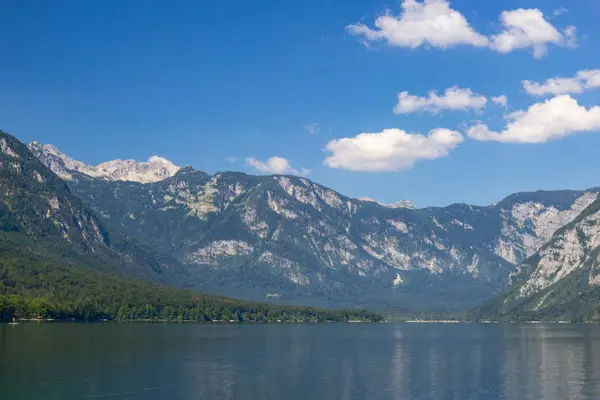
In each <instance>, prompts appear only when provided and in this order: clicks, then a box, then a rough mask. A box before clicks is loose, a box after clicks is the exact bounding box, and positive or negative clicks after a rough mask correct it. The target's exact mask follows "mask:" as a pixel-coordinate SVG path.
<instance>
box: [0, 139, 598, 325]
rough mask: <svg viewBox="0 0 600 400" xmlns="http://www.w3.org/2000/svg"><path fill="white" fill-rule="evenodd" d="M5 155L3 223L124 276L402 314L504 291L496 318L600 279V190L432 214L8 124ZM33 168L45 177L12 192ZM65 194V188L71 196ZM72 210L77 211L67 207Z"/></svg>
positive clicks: (469, 302) (490, 307)
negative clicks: (128, 154) (93, 151)
mask: <svg viewBox="0 0 600 400" xmlns="http://www.w3.org/2000/svg"><path fill="white" fill-rule="evenodd" d="M0 151H1V152H2V153H3V155H4V157H3V158H2V159H1V162H2V171H3V174H10V175H8V178H6V179H5V180H4V181H3V183H4V184H3V185H2V186H0V189H1V190H2V191H3V193H0V195H2V197H0V213H1V214H0V218H1V219H0V221H1V222H2V229H3V230H7V229H20V230H22V231H24V232H27V234H29V235H35V236H36V237H39V236H40V232H43V234H44V235H46V236H48V237H52V240H53V241H56V242H65V243H67V244H68V245H69V246H71V245H76V246H77V247H78V248H79V249H80V251H81V252H84V253H92V254H93V255H94V256H95V257H108V258H110V259H112V260H122V262H123V265H124V267H123V271H121V272H123V273H124V274H128V275H132V274H134V275H135V276H136V277H138V278H141V279H146V280H152V281H160V282H163V283H166V284H168V285H173V286H179V287H184V288H188V289H193V290H197V291H206V292H211V293H219V294H225V295H232V296H236V297H243V298H248V299H253V300H268V301H273V302H287V303H298V304H311V305H321V306H336V307H337V306H344V307H347V306H368V307H372V308H378V309H387V310H392V309H396V308H403V309H422V310H440V309H444V310H460V309H465V308H469V307H472V306H475V305H478V304H480V303H481V302H483V301H485V300H488V299H490V298H493V299H492V300H488V302H487V303H484V304H485V305H484V306H482V307H483V308H480V309H479V310H480V311H479V312H480V315H485V314H486V313H487V314H490V313H491V312H492V311H493V312H497V313H504V314H505V315H509V314H513V313H515V312H516V311H515V310H529V311H531V310H533V308H535V306H533V307H532V306H530V305H527V304H530V303H531V302H533V303H535V304H536V305H537V304H538V303H540V299H541V298H542V297H544V296H545V300H544V302H541V303H540V304H541V305H540V306H537V307H538V310H539V309H543V308H544V307H545V304H548V307H554V308H556V307H558V306H557V304H563V303H564V301H566V300H568V301H571V298H570V296H569V295H566V294H565V295H562V298H563V300H561V301H558V303H556V302H552V301H551V299H552V298H553V296H554V294H556V293H563V289H561V285H566V283H564V282H567V281H569V280H573V279H575V280H576V281H577V282H579V281H580V280H581V279H579V278H575V275H578V274H579V275H581V271H587V272H589V279H588V280H587V286H586V287H585V288H583V292H582V293H588V292H590V291H593V289H594V287H595V285H596V284H597V281H600V279H597V278H596V275H595V273H593V272H592V271H595V269H594V268H596V267H597V266H598V251H597V248H598V240H597V237H596V236H594V235H596V233H593V232H595V231H594V229H595V228H594V227H595V226H596V225H595V221H596V220H597V219H598V213H595V212H592V211H590V210H594V207H597V206H598V203H599V202H600V200H598V195H599V193H600V189H599V188H593V189H589V190H582V191H576V190H563V191H537V192H529V193H516V194H513V195H510V196H508V197H506V198H505V199H503V200H501V201H499V202H497V203H494V204H491V205H488V206H474V205H468V204H453V205H449V206H447V207H426V208H416V207H415V206H414V205H413V204H412V203H410V202H407V201H402V202H399V203H397V204H395V205H387V204H382V203H378V202H376V201H374V200H372V199H366V198H363V199H354V198H349V197H346V196H344V195H342V194H340V193H337V192H335V191H334V190H331V189H329V188H327V187H324V186H322V185H319V184H317V183H315V182H312V181H310V180H309V179H307V178H304V177H297V176H288V175H272V176H253V175H247V174H244V173H239V172H220V173H216V174H214V175H209V174H206V173H204V172H201V171H197V170H194V169H193V168H192V167H189V166H187V167H183V168H180V167H178V166H176V165H174V164H173V163H171V162H169V161H168V160H165V159H164V158H161V157H157V156H154V157H151V158H150V159H149V160H148V162H142V163H139V162H135V161H133V160H125V161H122V160H115V161H109V162H106V163H102V164H100V165H98V166H89V165H86V164H85V163H83V162H80V161H76V160H73V159H72V158H71V157H69V156H67V155H65V154H63V153H62V152H60V150H58V149H57V148H56V147H54V146H52V145H43V144H40V143H37V142H32V143H31V144H29V145H28V146H25V145H23V144H21V143H20V142H18V140H16V139H15V138H13V137H12V136H10V135H7V134H4V133H2V134H1V136H0ZM15 155H16V156H17V157H15ZM24 160H25V161H26V163H25V162H23V161H24ZM23 173H26V174H28V176H29V178H31V179H29V181H30V182H37V183H35V184H32V185H33V186H32V187H27V188H26V189H25V190H22V192H23V193H22V194H21V195H20V196H21V197H14V196H11V194H12V192H11V190H14V188H12V187H11V182H13V181H16V179H15V178H14V177H16V176H17V175H19V174H23ZM38 176H39V178H38ZM7 182H8V183H7ZM55 192H58V193H62V194H61V196H58V195H56V196H55V197H56V199H55V198H54V197H53V196H54V195H53V193H55ZM27 196H29V197H27ZM32 199H35V201H34V200H32ZM32 201H34V202H33V203H32V204H33V208H34V213H35V218H37V219H40V220H41V221H45V222H44V224H41V225H40V226H38V227H36V228H35V229H30V228H28V227H27V226H28V225H27V223H25V222H26V221H27V219H26V218H25V217H23V216H20V215H21V214H19V213H18V212H17V211H15V210H18V209H19V207H21V208H22V209H25V208H27V207H30V208H31V206H30V202H32ZM7 210H8V211H7ZM63 210H69V212H71V211H72V212H73V213H74V215H75V219H74V220H72V219H71V218H70V216H69V217H61V214H60V213H61V212H63ZM46 215H47V216H46ZM31 218H33V217H31ZM24 221H25V222H24ZM17 226H18V228H16V227H17ZM11 227H12V228H11ZM27 229H30V230H29V231H28V230H27ZM113 238H114V239H113ZM115 243H116V244H115ZM63 244H64V243H63ZM574 249H577V250H574ZM98 254H100V255H98ZM579 275H578V276H579ZM507 284H508V286H507ZM505 287H507V290H506V291H505V292H504V289H505ZM548 293H550V294H548ZM553 293H554V294H553ZM540 296H541V297H540ZM501 299H502V300H501ZM507 299H508V300H507ZM565 299H566V300H565ZM502 302H504V303H502ZM546 302H547V303H546ZM499 303H502V305H503V306H502V307H499V306H498V304H499ZM533 303H531V304H533ZM513 305H514V307H513ZM486 310H487V311H486ZM488 311H489V312H488ZM529 311H527V312H529ZM530 314H531V313H530ZM530 314H528V315H530Z"/></svg>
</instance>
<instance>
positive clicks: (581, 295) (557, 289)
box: [475, 199, 600, 319]
mask: <svg viewBox="0 0 600 400" xmlns="http://www.w3.org/2000/svg"><path fill="white" fill-rule="evenodd" d="M599 311H600V199H598V200H596V201H594V202H593V203H592V204H591V205H590V206H589V207H587V208H586V209H585V210H584V211H583V212H582V213H581V214H580V215H578V216H577V217H576V218H575V219H574V220H573V221H571V222H569V223H568V224H567V225H565V226H564V227H562V228H561V229H559V230H558V231H557V232H556V233H555V234H554V235H553V237H552V239H551V240H550V241H549V242H548V243H547V244H545V245H544V246H542V248H541V249H540V250H539V252H537V253H536V254H535V255H534V256H532V257H531V258H529V259H528V260H526V261H525V262H524V263H522V264H521V265H519V266H518V267H517V269H516V270H515V272H514V273H513V274H511V276H510V282H509V285H508V287H507V290H506V292H505V293H503V294H502V295H501V296H500V297H498V298H495V299H493V300H491V301H489V302H488V303H486V304H485V305H483V306H482V307H480V308H478V309H477V310H475V315H477V316H479V317H483V318H504V319H506V318H509V319H532V318H537V319H544V318H563V319H577V318H581V317H585V318H591V317H593V314H595V313H598V312H599Z"/></svg>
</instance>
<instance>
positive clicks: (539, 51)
mask: <svg viewBox="0 0 600 400" xmlns="http://www.w3.org/2000/svg"><path fill="white" fill-rule="evenodd" d="M564 12H566V9H563V8H561V9H558V10H556V11H555V12H554V15H555V16H556V15H560V14H562V13H564ZM500 23H501V25H502V31H501V32H500V33H499V34H497V35H492V36H490V37H487V36H485V35H482V34H480V33H478V32H477V31H476V30H475V29H473V27H471V25H470V24H469V22H468V21H467V19H466V18H465V16H464V15H462V14H461V13H460V12H458V11H456V10H453V9H452V8H451V7H450V2H449V1H448V0H423V1H418V0H403V1H402V12H401V13H400V15H398V16H394V15H391V14H390V12H389V11H388V12H386V14H385V15H382V16H380V17H378V18H377V19H375V24H374V25H375V26H374V27H373V28H371V27H369V26H367V25H365V24H363V23H357V24H352V25H348V26H346V30H347V31H348V32H350V33H351V34H353V35H356V36H360V37H361V38H362V40H361V41H362V43H364V44H365V45H366V46H367V47H369V44H370V42H374V41H384V42H385V43H387V44H388V45H390V46H397V47H408V48H412V49H416V48H418V47H421V46H432V47H436V48H439V49H447V48H449V47H454V46H458V45H470V46H474V47H489V48H491V49H492V50H494V51H498V52H500V53H510V52H512V51H514V50H518V49H527V48H532V49H533V55H534V57H535V58H541V57H543V56H544V55H545V54H546V53H547V51H548V48H547V46H548V44H555V45H557V46H564V47H572V46H575V44H576V42H577V29H576V28H575V27H574V26H569V27H567V28H565V29H563V30H562V32H561V31H559V30H558V29H557V28H555V27H554V26H553V25H552V24H551V23H550V22H548V20H547V19H546V18H545V17H544V14H543V13H542V12H541V11H540V10H539V9H537V8H532V9H523V8H520V9H517V10H510V11H504V12H502V14H501V15H500Z"/></svg>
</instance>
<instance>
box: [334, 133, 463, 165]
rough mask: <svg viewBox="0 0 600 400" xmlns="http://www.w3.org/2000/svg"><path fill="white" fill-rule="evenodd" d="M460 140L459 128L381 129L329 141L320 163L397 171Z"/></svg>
mask: <svg viewBox="0 0 600 400" xmlns="http://www.w3.org/2000/svg"><path fill="white" fill-rule="evenodd" d="M463 140H464V138H463V136H462V135H461V134H460V133H459V132H456V131H451V130H449V129H436V130H433V131H431V132H430V133H429V135H428V136H425V135H420V134H411V133H407V132H405V131H403V130H401V129H385V130H383V131H382V132H378V133H361V134H359V135H357V136H355V137H351V138H342V139H336V140H332V141H330V142H329V143H328V144H327V146H326V147H325V150H326V151H328V152H330V153H331V155H330V156H328V157H327V158H326V159H325V162H324V163H325V165H327V166H329V167H331V168H341V169H347V170H351V171H364V172H378V171H400V170H404V169H407V168H410V167H411V166H412V165H413V164H414V163H415V162H417V161H418V160H422V159H426V160H433V159H436V158H439V157H443V156H446V155H448V153H449V151H450V150H452V149H454V148H455V147H456V146H457V145H458V144H460V143H461V142H462V141H463Z"/></svg>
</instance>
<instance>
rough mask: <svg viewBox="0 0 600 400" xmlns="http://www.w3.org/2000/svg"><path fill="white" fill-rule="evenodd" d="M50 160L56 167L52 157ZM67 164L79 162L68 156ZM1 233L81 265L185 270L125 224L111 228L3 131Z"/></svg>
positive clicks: (149, 276) (155, 277)
mask: <svg viewBox="0 0 600 400" xmlns="http://www.w3.org/2000/svg"><path fill="white" fill-rule="evenodd" d="M51 149H52V148H51ZM45 160H46V161H47V162H48V163H49V165H52V166H53V167H54V168H56V167H57V165H56V164H53V163H52V162H50V161H48V160H50V158H45ZM64 165H65V164H61V168H62V167H63V166H64ZM66 165H70V166H74V165H75V166H76V165H78V164H77V162H73V163H71V162H69V161H68V160H67V163H66ZM72 173H73V174H77V172H75V171H73V172H72ZM0 233H1V234H2V235H0V240H4V239H6V240H9V242H10V243H13V244H14V243H28V244H27V246H33V247H32V248H31V249H29V251H30V252H31V251H34V252H37V253H38V254H45V253H48V252H52V254H61V255H64V256H65V259H70V260H72V262H73V263H74V264H77V265H94V266H97V267H99V268H101V269H103V270H108V271H110V272H117V273H122V274H125V275H133V276H136V277H138V278H142V279H146V280H151V281H162V282H166V283H174V284H178V283H179V281H178V278H179V277H181V276H185V272H184V271H182V270H181V269H180V265H179V263H178V261H176V260H175V259H173V258H171V257H170V255H168V254H157V253H155V252H154V251H153V250H151V249H148V248H144V246H143V245H141V244H140V243H139V242H137V241H135V240H133V239H132V238H131V237H130V236H128V235H127V234H126V233H125V232H123V231H122V230H117V229H107V227H106V224H105V221H102V218H100V217H98V215H97V214H96V213H95V211H94V210H92V209H91V208H90V206H89V205H88V204H86V203H85V202H84V201H82V199H81V198H80V197H78V196H77V195H76V194H74V193H73V191H72V190H71V188H70V187H69V186H68V185H67V183H66V182H65V181H64V180H62V179H61V178H59V177H58V176H57V175H56V174H55V173H54V172H52V171H51V170H50V169H48V168H47V167H46V166H45V165H44V164H43V163H42V162H40V160H39V159H38V158H37V157H36V156H34V155H33V154H32V153H31V152H30V151H29V149H28V148H27V146H25V145H24V144H23V143H21V142H20V141H19V140H17V139H16V138H14V137H13V136H11V135H8V134H6V133H4V132H2V131H0ZM9 236H10V237H9ZM11 245H12V244H11Z"/></svg>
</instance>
